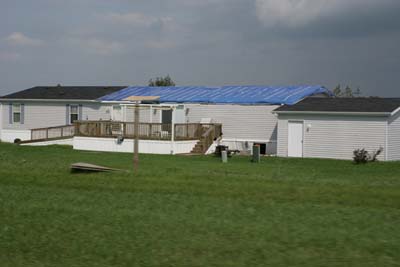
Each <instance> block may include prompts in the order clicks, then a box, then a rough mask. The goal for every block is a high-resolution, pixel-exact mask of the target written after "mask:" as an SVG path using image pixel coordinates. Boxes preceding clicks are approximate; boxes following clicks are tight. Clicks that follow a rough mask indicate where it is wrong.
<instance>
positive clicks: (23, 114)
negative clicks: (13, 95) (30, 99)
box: [21, 104, 25, 124]
mask: <svg viewBox="0 0 400 267" xmlns="http://www.w3.org/2000/svg"><path fill="white" fill-rule="evenodd" d="M24 122H25V104H21V124H24Z"/></svg>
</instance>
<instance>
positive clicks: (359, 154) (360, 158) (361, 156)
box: [353, 147, 383, 164]
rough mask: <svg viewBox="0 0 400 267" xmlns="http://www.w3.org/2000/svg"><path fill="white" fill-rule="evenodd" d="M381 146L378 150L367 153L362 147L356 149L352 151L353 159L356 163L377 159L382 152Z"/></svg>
mask: <svg viewBox="0 0 400 267" xmlns="http://www.w3.org/2000/svg"><path fill="white" fill-rule="evenodd" d="M382 151H383V148H382V147H380V148H379V149H378V150H376V151H374V152H372V153H369V152H368V151H367V150H365V149H364V148H363V149H356V150H354V151H353V154H354V157H353V161H354V163H356V164H365V163H368V162H375V161H377V160H378V156H379V155H380V154H381V153H382Z"/></svg>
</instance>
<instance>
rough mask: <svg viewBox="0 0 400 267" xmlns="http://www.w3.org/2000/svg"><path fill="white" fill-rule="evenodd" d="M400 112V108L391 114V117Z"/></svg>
mask: <svg viewBox="0 0 400 267" xmlns="http://www.w3.org/2000/svg"><path fill="white" fill-rule="evenodd" d="M399 111H400V107H399V108H398V109H396V110H394V111H393V112H392V113H391V115H392V116H394V115H395V114H396V113H397V112H399Z"/></svg>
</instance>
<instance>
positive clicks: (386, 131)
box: [385, 120, 389, 161]
mask: <svg viewBox="0 0 400 267" xmlns="http://www.w3.org/2000/svg"><path fill="white" fill-rule="evenodd" d="M388 160H389V120H387V121H386V126H385V161H388Z"/></svg>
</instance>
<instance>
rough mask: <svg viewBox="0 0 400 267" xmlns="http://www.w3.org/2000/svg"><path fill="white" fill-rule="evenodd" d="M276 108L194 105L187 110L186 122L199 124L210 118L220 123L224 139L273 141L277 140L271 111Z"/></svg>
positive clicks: (275, 124) (188, 105)
mask: <svg viewBox="0 0 400 267" xmlns="http://www.w3.org/2000/svg"><path fill="white" fill-rule="evenodd" d="M277 107H278V106H268V105H263V106H262V105H260V106H256V105H248V106H247V105H196V104H187V105H185V108H189V113H188V115H187V121H188V122H190V123H195V122H200V120H201V119H202V118H212V119H213V121H214V122H217V123H222V132H223V134H224V139H243V140H259V141H269V140H271V141H275V140H276V138H277V121H278V120H277V117H276V116H275V115H274V114H272V111H273V110H274V109H276V108H277Z"/></svg>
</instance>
